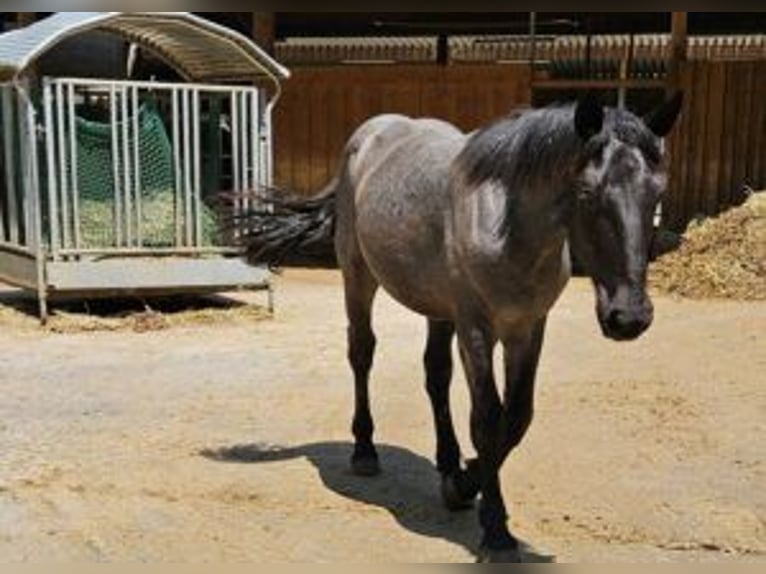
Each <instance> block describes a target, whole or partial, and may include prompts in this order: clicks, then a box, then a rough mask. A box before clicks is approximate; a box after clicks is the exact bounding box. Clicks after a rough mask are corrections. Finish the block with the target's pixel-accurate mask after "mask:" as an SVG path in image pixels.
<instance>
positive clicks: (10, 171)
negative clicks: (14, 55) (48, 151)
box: [3, 88, 19, 244]
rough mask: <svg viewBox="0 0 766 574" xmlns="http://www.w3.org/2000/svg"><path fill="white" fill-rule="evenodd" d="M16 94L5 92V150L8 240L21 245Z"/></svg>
mask: <svg viewBox="0 0 766 574" xmlns="http://www.w3.org/2000/svg"><path fill="white" fill-rule="evenodd" d="M13 95H14V92H13V88H11V89H9V90H5V91H3V117H5V118H7V121H6V122H5V129H4V130H3V131H4V134H3V137H4V146H3V147H4V148H5V150H4V151H5V165H6V170H5V182H6V190H7V193H8V204H7V208H8V239H9V240H10V242H11V243H15V244H19V223H18V209H17V205H16V204H17V188H16V164H15V161H16V157H15V154H14V153H13V150H15V149H16V144H15V142H14V141H13V136H14V134H15V133H16V130H17V128H16V123H15V121H14V108H15V106H14V98H13Z"/></svg>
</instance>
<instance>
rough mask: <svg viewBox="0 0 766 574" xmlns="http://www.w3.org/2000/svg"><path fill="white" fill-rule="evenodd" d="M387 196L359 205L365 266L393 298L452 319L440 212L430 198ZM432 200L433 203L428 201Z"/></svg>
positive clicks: (381, 194) (417, 309)
mask: <svg viewBox="0 0 766 574" xmlns="http://www.w3.org/2000/svg"><path fill="white" fill-rule="evenodd" d="M420 199H421V200H422V201H418V198H417V197H416V196H412V197H410V198H406V197H402V196H401V194H398V193H395V192H388V193H386V192H385V191H382V192H379V193H376V194H375V195H374V196H371V197H368V199H367V200H364V201H362V202H361V203H360V204H359V205H357V230H356V231H357V238H358V240H359V245H360V247H361V250H362V254H363V255H364V258H365V261H366V262H367V265H368V266H369V268H370V270H371V272H372V274H373V275H374V276H375V278H376V279H377V281H378V282H379V283H380V285H381V286H382V287H383V288H384V289H385V290H386V291H387V292H388V293H389V294H390V295H391V296H392V297H394V299H396V300H397V301H399V302H400V303H402V304H403V305H405V306H406V307H408V308H410V309H412V310H413V311H415V312H417V313H420V314H422V315H426V316H428V317H432V318H443V319H447V318H449V317H450V315H451V313H450V308H451V305H450V302H451V297H450V292H449V273H448V267H447V263H446V256H445V247H444V226H443V223H442V219H443V217H444V214H443V211H442V209H441V208H439V209H438V210H437V209H429V208H427V207H428V206H425V207H426V208H425V209H424V204H427V203H428V201H429V199H427V198H423V197H421V198H420ZM431 199H433V198H431Z"/></svg>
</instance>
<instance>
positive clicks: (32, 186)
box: [24, 99, 48, 324]
mask: <svg viewBox="0 0 766 574" xmlns="http://www.w3.org/2000/svg"><path fill="white" fill-rule="evenodd" d="M24 106H25V108H26V119H27V130H26V134H27V138H26V141H27V143H26V151H27V155H26V162H27V166H28V168H29V171H28V173H27V178H26V179H27V186H26V190H27V193H26V197H27V200H28V201H29V204H28V208H29V211H28V213H29V222H30V226H29V227H28V228H27V237H29V235H31V236H32V237H33V241H32V242H31V243H32V244H33V245H34V250H35V263H36V264H37V303H38V306H39V313H40V320H41V321H42V322H43V324H44V323H45V322H46V321H47V320H48V285H47V281H46V274H45V264H46V257H45V246H44V245H43V217H42V206H41V203H40V166H39V165H38V156H37V117H36V112H35V107H34V105H33V104H32V102H30V101H29V100H28V99H25V100H24ZM27 243H30V242H29V241H27Z"/></svg>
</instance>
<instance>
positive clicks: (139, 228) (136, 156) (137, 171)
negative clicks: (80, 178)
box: [131, 87, 144, 247]
mask: <svg viewBox="0 0 766 574" xmlns="http://www.w3.org/2000/svg"><path fill="white" fill-rule="evenodd" d="M131 102H132V104H133V177H134V183H135V202H136V245H137V246H139V247H141V246H142V245H143V244H144V237H143V204H142V201H141V200H142V197H141V194H142V187H141V141H140V139H139V138H140V134H141V132H140V126H139V114H140V113H141V108H140V105H139V100H138V87H134V88H133V94H132V98H131Z"/></svg>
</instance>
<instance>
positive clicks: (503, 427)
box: [243, 94, 681, 562]
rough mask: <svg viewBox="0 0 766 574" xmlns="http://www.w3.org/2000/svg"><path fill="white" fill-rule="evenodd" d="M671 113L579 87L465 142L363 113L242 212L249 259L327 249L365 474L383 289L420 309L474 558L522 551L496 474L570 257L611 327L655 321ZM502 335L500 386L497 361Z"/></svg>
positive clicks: (447, 495) (618, 331)
mask: <svg viewBox="0 0 766 574" xmlns="http://www.w3.org/2000/svg"><path fill="white" fill-rule="evenodd" d="M680 107H681V97H680V94H679V95H677V96H676V97H674V98H672V99H670V100H669V101H667V102H665V103H664V104H663V105H662V106H660V107H659V108H658V109H657V110H656V111H655V112H654V113H653V114H651V115H650V116H649V117H648V118H647V119H645V120H642V119H640V118H638V117H636V116H635V115H633V114H631V113H629V112H627V111H621V110H616V109H605V108H603V107H602V106H601V105H599V104H598V103H597V102H595V101H594V100H593V99H592V98H585V99H584V100H583V101H581V102H580V103H579V104H577V105H573V106H560V107H551V108H546V109H540V110H529V111H525V112H522V113H517V114H515V115H513V116H510V117H508V118H505V119H502V120H500V121H498V122H496V123H494V124H492V125H490V126H489V127H487V128H485V129H482V130H480V131H478V132H476V133H474V134H472V135H470V136H466V135H464V134H463V133H461V132H460V131H459V130H457V129H456V128H454V127H453V126H451V125H449V124H446V123H444V122H441V121H438V120H430V119H429V120H413V119H409V118H406V117H403V116H397V115H384V116H379V117H375V118H373V119H371V120H369V121H367V122H366V123H365V124H364V125H362V126H361V127H360V128H359V129H358V130H357V131H356V133H355V134H354V135H353V137H352V138H351V140H350V141H349V142H348V144H347V146H346V149H345V152H344V157H343V161H342V165H341V168H340V171H339V173H338V174H337V175H336V177H335V179H334V180H333V181H332V182H331V183H330V185H329V186H328V187H327V188H326V189H325V190H324V192H323V193H322V194H320V195H319V197H318V198H317V199H313V200H311V201H308V202H307V201H301V200H300V199H297V198H294V197H293V198H291V197H289V196H277V195H275V194H274V195H272V197H271V198H270V201H267V203H271V206H272V210H271V211H272V213H270V214H269V213H268V212H267V211H263V210H261V211H255V212H253V213H250V214H248V216H247V217H246V218H245V223H246V225H245V226H244V231H243V233H244V236H245V238H246V241H247V244H248V256H249V260H250V261H251V262H254V263H263V262H267V263H270V264H280V263H284V262H290V261H306V260H312V259H314V260H315V259H316V258H317V257H318V256H319V257H321V256H325V257H331V256H332V255H333V254H332V253H331V252H332V251H334V255H336V256H337V262H338V263H339V265H340V268H341V270H342V272H343V278H344V283H345V296H346V309H347V313H348V319H349V327H348V356H349V361H350V363H351V367H352V369H353V372H354V378H355V384H356V409H355V413H354V419H353V434H354V437H355V439H356V446H355V450H354V453H353V455H352V467H353V469H354V471H355V472H357V473H358V474H360V475H373V474H376V473H377V472H379V466H378V455H377V452H376V450H375V446H374V443H373V421H372V416H371V414H370V406H369V396H368V377H369V372H370V368H371V366H372V361H373V354H374V350H375V336H374V334H373V330H372V326H371V307H372V303H373V299H374V297H375V293H376V291H377V290H378V287H379V286H383V288H384V289H385V290H386V291H388V293H390V294H391V295H392V296H393V297H394V298H395V299H397V300H398V301H400V302H401V303H402V304H404V305H405V306H407V307H408V308H410V309H412V310H413V311H416V312H418V313H420V314H422V315H424V316H425V317H427V318H428V342H427V347H426V351H425V369H426V387H427V391H428V395H429V396H430V399H431V404H432V407H433V415H434V420H435V425H436V436H437V454H436V459H437V468H438V470H439V472H440V473H441V475H442V478H443V480H442V484H443V489H442V490H443V496H444V500H445V503H446V504H447V505H448V506H449V507H450V508H453V509H458V508H464V507H468V506H470V505H471V504H472V501H473V499H474V498H475V497H476V496H477V495H478V494H479V493H481V503H480V506H479V520H480V523H481V526H482V529H483V539H482V543H481V552H480V557H481V559H483V560H487V561H498V562H508V561H510V562H513V561H518V560H519V553H518V543H517V541H516V539H515V538H514V537H513V536H512V535H511V533H510V531H509V530H508V527H507V512H506V507H505V504H504V502H503V498H502V495H501V492H500V481H499V477H498V472H499V469H500V467H501V465H502V464H503V462H504V460H505V459H506V457H507V456H508V454H509V453H510V452H511V450H512V449H513V448H514V447H515V446H517V445H518V444H519V442H520V441H521V440H522V438H523V436H524V434H525V432H526V431H527V428H528V427H529V424H530V422H531V420H532V411H533V395H534V382H535V374H536V370H537V363H538V358H539V356H540V349H541V346H542V342H543V333H544V330H545V322H546V317H547V315H548V313H549V311H550V309H551V307H552V306H553V304H554V303H555V301H556V300H557V298H558V297H559V295H560V294H561V292H562V290H563V289H564V286H565V285H566V283H567V280H568V279H569V277H570V250H571V252H572V253H573V254H574V255H576V257H577V259H578V260H579V261H580V262H581V264H582V265H583V267H584V268H585V270H586V271H587V273H588V274H589V276H590V277H591V278H592V279H593V284H594V285H595V292H596V311H597V316H598V320H599V323H600V325H601V328H602V330H603V333H604V335H605V336H607V337H609V338H611V339H614V340H618V341H626V340H632V339H635V338H637V337H638V336H639V335H641V334H642V333H643V332H644V331H645V330H646V329H647V328H648V327H649V325H650V324H651V322H652V315H653V310H652V304H651V301H650V299H649V296H648V295H647V293H646V273H647V262H648V250H649V245H650V240H651V234H652V225H653V216H654V213H655V209H656V206H657V202H658V201H659V199H660V196H661V194H662V192H663V190H664V189H665V187H666V177H665V173H664V169H663V165H662V156H663V146H662V139H661V138H663V137H664V136H665V135H666V134H667V133H668V132H669V131H670V129H671V127H672V125H673V123H674V121H675V119H676V116H677V115H678V112H679V110H680ZM333 232H334V250H333V249H332V248H331V247H330V245H332V244H331V242H330V241H331V238H332V237H333ZM455 333H457V338H458V343H459V349H460V356H461V358H462V361H463V366H464V368H465V374H466V378H467V380H468V384H469V387H470V396H471V438H472V441H473V445H474V447H475V449H476V452H477V454H478V457H477V458H476V459H473V460H470V461H468V462H466V463H465V465H463V463H462V460H461V454H460V447H459V445H458V441H457V439H456V437H455V432H454V429H453V424H452V417H451V414H450V404H449V386H450V380H451V377H452V358H451V350H450V349H451V343H452V340H453V337H454V335H455ZM498 343H500V344H502V345H503V348H504V351H505V388H504V391H503V392H502V394H501V393H500V392H499V391H498V388H497V386H496V384H495V376H494V373H493V365H492V355H493V349H494V348H495V346H496V345H497V344H498Z"/></svg>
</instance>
